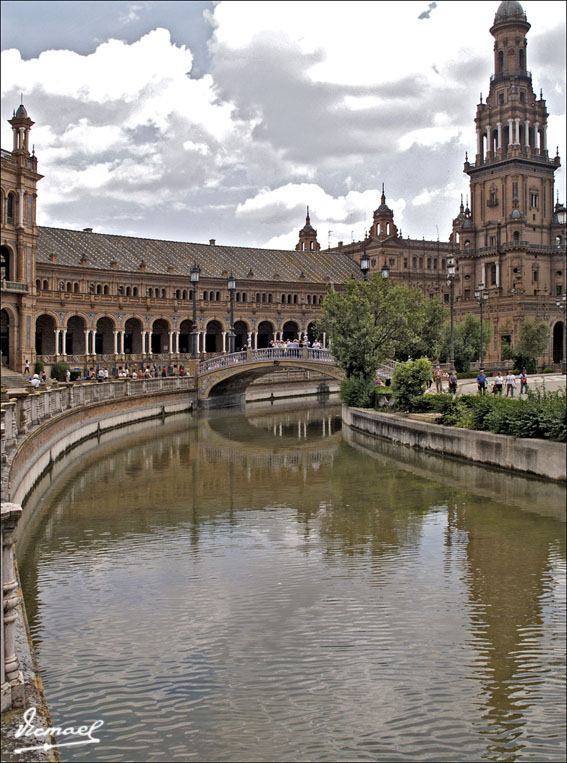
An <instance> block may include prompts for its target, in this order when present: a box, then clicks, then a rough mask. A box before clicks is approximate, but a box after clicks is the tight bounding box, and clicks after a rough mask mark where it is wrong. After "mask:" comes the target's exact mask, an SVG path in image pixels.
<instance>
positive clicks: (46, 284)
mask: <svg viewBox="0 0 567 763" xmlns="http://www.w3.org/2000/svg"><path fill="white" fill-rule="evenodd" d="M48 288H49V284H48V282H47V281H44V282H43V289H44V290H45V291H47V289H48Z"/></svg>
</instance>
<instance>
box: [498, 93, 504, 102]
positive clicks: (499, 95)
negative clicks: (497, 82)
mask: <svg viewBox="0 0 567 763" xmlns="http://www.w3.org/2000/svg"><path fill="white" fill-rule="evenodd" d="M498 103H500V104H502V103H504V93H498Z"/></svg>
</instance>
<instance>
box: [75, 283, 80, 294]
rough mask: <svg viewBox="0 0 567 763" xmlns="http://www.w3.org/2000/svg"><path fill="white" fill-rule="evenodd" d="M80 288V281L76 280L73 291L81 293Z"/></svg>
mask: <svg viewBox="0 0 567 763" xmlns="http://www.w3.org/2000/svg"><path fill="white" fill-rule="evenodd" d="M79 288H80V287H79V283H78V281H75V283H74V284H73V291H74V292H75V294H78V293H79Z"/></svg>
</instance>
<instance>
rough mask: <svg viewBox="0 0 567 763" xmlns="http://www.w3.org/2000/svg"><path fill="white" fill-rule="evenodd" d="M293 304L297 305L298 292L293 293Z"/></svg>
mask: <svg viewBox="0 0 567 763" xmlns="http://www.w3.org/2000/svg"><path fill="white" fill-rule="evenodd" d="M293 304H294V305H297V294H294V295H293Z"/></svg>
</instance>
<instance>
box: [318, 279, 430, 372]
mask: <svg viewBox="0 0 567 763" xmlns="http://www.w3.org/2000/svg"><path fill="white" fill-rule="evenodd" d="M439 314H440V311H439V305H438V303H435V305H432V306H428V304H427V301H426V300H425V298H424V297H423V294H422V293H421V291H420V290H419V289H416V288H408V287H407V286H403V285H400V284H392V283H390V282H389V281H388V280H386V279H384V278H382V276H381V274H380V273H373V274H372V275H371V276H370V278H369V279H368V281H364V282H355V281H354V280H351V281H348V282H347V283H346V284H345V286H344V290H342V291H334V290H332V289H329V291H328V292H327V295H326V297H325V299H324V301H323V305H322V316H321V318H320V320H319V321H318V322H317V329H318V331H319V332H323V331H324V332H326V333H327V335H328V336H329V338H330V341H331V347H332V350H333V355H334V356H335V358H336V360H337V363H338V364H339V366H340V367H341V368H342V369H343V371H344V372H345V375H346V376H347V378H351V377H360V378H364V379H373V378H374V374H375V372H376V369H377V368H378V366H379V365H380V363H381V362H382V361H384V360H385V359H386V358H393V357H396V356H401V355H402V354H403V353H405V355H403V357H407V356H408V355H409V354H411V353H412V352H414V353H417V352H418V351H421V349H422V348H425V347H427V346H431V343H432V340H433V337H434V334H435V331H436V330H437V331H438V330H439ZM436 326H437V329H436V328H435V327H436Z"/></svg>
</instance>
